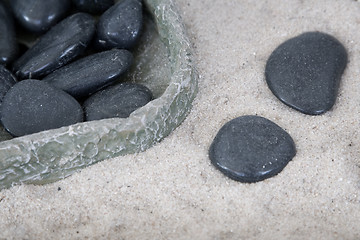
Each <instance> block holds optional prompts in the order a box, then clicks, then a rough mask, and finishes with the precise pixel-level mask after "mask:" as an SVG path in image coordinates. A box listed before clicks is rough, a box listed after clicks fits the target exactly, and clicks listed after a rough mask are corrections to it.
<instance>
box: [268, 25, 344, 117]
mask: <svg viewBox="0 0 360 240" xmlns="http://www.w3.org/2000/svg"><path fill="white" fill-rule="evenodd" d="M346 64H347V53H346V50H345V48H344V46H343V45H342V44H341V43H340V42H339V41H338V40H337V39H335V38H334V37H332V36H330V35H328V34H325V33H321V32H307V33H304V34H301V35H299V36H297V37H295V38H292V39H290V40H287V41H286V42H284V43H282V44H281V45H280V46H279V47H277V48H276V49H275V50H274V52H273V53H272V54H271V56H270V57H269V59H268V61H267V64H266V69H265V76H266V81H267V84H268V86H269V88H270V89H271V91H272V92H273V94H274V95H275V96H276V97H277V98H279V99H280V100H281V101H282V102H283V103H285V104H286V105H288V106H290V107H292V108H294V109H296V110H298V111H300V112H302V113H305V114H309V115H318V114H322V113H325V112H326V111H328V110H330V109H331V108H332V106H333V105H334V103H335V100H336V97H337V93H338V88H339V83H340V79H341V75H342V73H343V72H344V70H345V67H346Z"/></svg>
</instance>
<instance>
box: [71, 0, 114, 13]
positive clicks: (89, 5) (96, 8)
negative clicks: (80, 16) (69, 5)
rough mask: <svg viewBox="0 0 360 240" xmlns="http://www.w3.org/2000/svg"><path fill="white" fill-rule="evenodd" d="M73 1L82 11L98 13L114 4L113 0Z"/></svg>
mask: <svg viewBox="0 0 360 240" xmlns="http://www.w3.org/2000/svg"><path fill="white" fill-rule="evenodd" d="M73 3H74V5H75V6H76V8H77V9H78V10H80V11H82V12H88V13H92V14H98V13H102V12H104V11H105V10H107V9H108V8H110V7H111V6H112V5H114V0H101V1H98V0H73Z"/></svg>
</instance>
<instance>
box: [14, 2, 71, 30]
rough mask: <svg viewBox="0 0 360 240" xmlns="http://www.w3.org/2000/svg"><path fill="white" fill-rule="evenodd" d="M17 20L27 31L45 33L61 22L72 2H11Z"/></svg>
mask: <svg viewBox="0 0 360 240" xmlns="http://www.w3.org/2000/svg"><path fill="white" fill-rule="evenodd" d="M10 3H11V8H12V10H13V13H14V15H15V18H16V19H17V20H18V22H19V23H20V24H21V26H23V27H24V28H25V29H26V30H28V31H30V32H35V33H43V32H45V31H47V30H48V29H49V28H50V27H51V26H53V25H55V24H56V23H57V22H58V21H59V20H61V19H62V18H63V17H64V16H65V14H66V12H67V11H68V10H69V8H70V4H71V2H70V0H11V2H10Z"/></svg>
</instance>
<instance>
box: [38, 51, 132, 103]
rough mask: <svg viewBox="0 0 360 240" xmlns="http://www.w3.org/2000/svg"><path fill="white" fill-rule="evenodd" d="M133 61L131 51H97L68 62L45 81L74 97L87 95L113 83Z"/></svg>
mask: <svg viewBox="0 0 360 240" xmlns="http://www.w3.org/2000/svg"><path fill="white" fill-rule="evenodd" d="M132 62H133V56H132V54H131V52H129V51H127V50H124V49H121V50H120V49H113V50H109V51H105V52H100V53H96V54H93V55H90V56H88V57H85V58H82V59H80V60H77V61H75V62H73V63H71V64H68V65H66V66H64V67H62V68H59V69H58V70H56V71H54V72H53V73H51V74H49V75H48V76H46V77H45V78H44V79H43V81H45V82H47V83H49V84H51V85H53V86H55V87H57V88H60V89H62V90H64V91H66V92H67V93H69V94H70V95H72V96H73V97H76V98H79V97H85V96H89V95H90V94H93V93H95V92H97V91H98V90H100V89H102V88H104V87H106V86H108V85H109V84H111V83H113V82H114V81H115V80H116V79H117V78H118V77H119V76H120V75H121V74H123V73H124V72H126V71H127V70H128V69H129V68H130V66H131V64H132Z"/></svg>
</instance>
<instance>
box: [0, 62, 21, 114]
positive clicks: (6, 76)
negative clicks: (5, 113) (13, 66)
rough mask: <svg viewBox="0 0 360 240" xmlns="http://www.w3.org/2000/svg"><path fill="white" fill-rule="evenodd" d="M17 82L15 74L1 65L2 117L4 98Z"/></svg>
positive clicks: (0, 93) (0, 103) (0, 92)
mask: <svg viewBox="0 0 360 240" xmlns="http://www.w3.org/2000/svg"><path fill="white" fill-rule="evenodd" d="M16 82H17V80H16V78H15V76H14V75H13V74H12V73H11V72H10V71H9V70H8V69H6V68H5V67H4V66H3V65H0V117H1V105H2V100H3V98H4V96H5V94H6V93H7V92H8V91H9V89H10V88H11V87H12V86H13V85H14V84H15V83H16Z"/></svg>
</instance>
